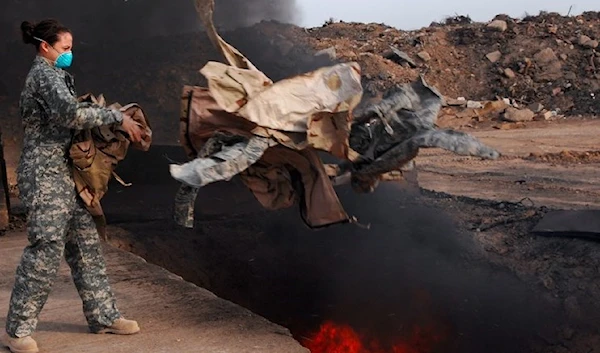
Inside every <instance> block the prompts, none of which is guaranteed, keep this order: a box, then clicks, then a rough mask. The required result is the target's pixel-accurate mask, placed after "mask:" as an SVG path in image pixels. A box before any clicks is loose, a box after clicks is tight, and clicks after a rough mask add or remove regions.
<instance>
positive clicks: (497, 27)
mask: <svg viewBox="0 0 600 353" xmlns="http://www.w3.org/2000/svg"><path fill="white" fill-rule="evenodd" d="M487 27H488V28H489V29H491V30H494V31H498V32H504V31H506V30H507V29H508V25H507V23H506V21H503V20H494V21H492V22H491V23H489V24H488V25H487Z"/></svg>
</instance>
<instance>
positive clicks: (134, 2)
mask: <svg viewBox="0 0 600 353" xmlns="http://www.w3.org/2000/svg"><path fill="white" fill-rule="evenodd" d="M215 9H216V10H215V21H216V23H217V25H218V27H219V28H222V29H235V28H238V27H243V26H250V25H253V24H255V23H257V22H260V21H262V20H275V21H279V22H283V23H297V22H298V21H299V20H300V18H299V11H298V8H297V6H296V0H217V1H216V4H215ZM47 17H53V18H57V19H59V20H60V21H61V22H63V23H64V24H65V25H66V26H68V27H71V28H72V29H73V31H74V32H75V33H76V34H77V36H78V38H80V39H81V40H82V41H85V42H98V41H101V42H104V41H109V42H110V41H114V40H119V41H122V40H128V39H134V38H143V37H153V36H158V35H163V36H166V35H173V34H181V33H188V32H195V31H199V30H201V28H202V27H201V25H200V22H199V21H198V16H197V14H196V12H195V9H194V1H193V0H187V1H167V0H152V1H149V0H104V1H85V2H84V1H79V0H53V1H45V0H4V1H2V3H1V4H0V29H1V30H2V32H1V33H3V36H2V37H1V38H0V41H2V44H6V43H7V42H10V41H12V40H15V39H18V38H20V37H19V24H20V23H21V22H22V21H24V20H28V21H32V22H35V21H38V20H41V19H44V18H47Z"/></svg>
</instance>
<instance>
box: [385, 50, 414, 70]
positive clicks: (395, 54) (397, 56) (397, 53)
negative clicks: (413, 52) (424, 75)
mask: <svg viewBox="0 0 600 353" xmlns="http://www.w3.org/2000/svg"><path fill="white" fill-rule="evenodd" d="M390 49H391V50H392V53H391V54H389V55H387V56H386V58H387V59H390V60H394V61H395V62H397V63H400V64H401V63H403V62H406V63H408V65H410V66H411V67H413V68H415V67H417V63H415V62H414V60H413V59H411V57H410V56H408V54H406V53H405V52H403V51H402V50H400V49H398V48H396V47H394V46H390Z"/></svg>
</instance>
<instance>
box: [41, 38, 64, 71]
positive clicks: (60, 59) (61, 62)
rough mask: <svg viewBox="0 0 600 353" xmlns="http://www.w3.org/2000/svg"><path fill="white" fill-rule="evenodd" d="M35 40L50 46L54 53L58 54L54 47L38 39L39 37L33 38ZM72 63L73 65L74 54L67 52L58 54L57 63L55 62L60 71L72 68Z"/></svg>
mask: <svg viewBox="0 0 600 353" xmlns="http://www.w3.org/2000/svg"><path fill="white" fill-rule="evenodd" d="M33 38H34V39H37V40H39V41H40V42H44V43H46V44H48V46H50V48H52V49H54V51H55V52H57V53H58V50H56V49H55V48H54V47H53V46H51V45H50V43H48V42H46V41H45V40H43V39H41V38H38V37H33ZM72 63H73V52H72V51H66V52H64V53H58V57H57V58H56V61H55V62H54V66H55V67H58V68H59V69H66V68H68V67H70V66H71V64H72Z"/></svg>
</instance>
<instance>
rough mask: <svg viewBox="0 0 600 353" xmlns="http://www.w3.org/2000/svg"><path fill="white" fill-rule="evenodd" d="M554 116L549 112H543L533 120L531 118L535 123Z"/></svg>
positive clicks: (554, 114) (553, 113)
mask: <svg viewBox="0 0 600 353" xmlns="http://www.w3.org/2000/svg"><path fill="white" fill-rule="evenodd" d="M554 116H556V113H555V112H551V111H548V110H546V111H543V112H540V113H539V114H538V115H536V116H535V118H533V120H535V121H547V120H550V119H552V117H554Z"/></svg>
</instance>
